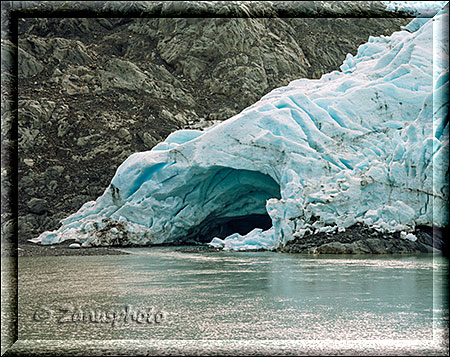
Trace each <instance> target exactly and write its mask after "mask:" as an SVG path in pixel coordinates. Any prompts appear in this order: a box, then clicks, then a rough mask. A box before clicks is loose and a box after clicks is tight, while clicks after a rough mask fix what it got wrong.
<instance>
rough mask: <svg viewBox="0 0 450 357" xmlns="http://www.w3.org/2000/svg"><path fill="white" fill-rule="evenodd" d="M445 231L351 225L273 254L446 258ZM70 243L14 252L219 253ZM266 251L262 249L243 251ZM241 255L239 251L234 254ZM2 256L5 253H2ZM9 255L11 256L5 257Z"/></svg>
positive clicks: (202, 248)
mask: <svg viewBox="0 0 450 357" xmlns="http://www.w3.org/2000/svg"><path fill="white" fill-rule="evenodd" d="M447 231H448V228H446V229H441V228H436V227H434V228H432V227H417V228H416V230H415V231H414V235H415V236H416V237H417V240H416V241H411V240H408V239H402V238H401V237H400V232H394V233H380V232H378V231H376V230H375V229H373V228H371V227H367V226H363V225H361V224H355V225H354V226H352V227H349V228H347V229H346V230H345V231H344V232H335V233H315V234H310V235H307V236H304V237H302V238H295V239H293V240H291V241H289V242H287V243H286V244H285V246H283V247H279V248H277V249H274V250H269V251H274V252H277V253H294V254H309V255H311V254H313V255H316V254H423V253H434V254H435V253H438V254H442V255H445V256H448V251H447V250H448V247H447V245H446V244H445V242H444V240H443V237H444V236H448V235H447ZM74 242H75V241H74V240H68V241H65V242H62V243H60V244H54V245H39V244H35V243H31V242H20V243H19V244H18V248H17V256H18V257H28V256H87V255H97V256H98V255H128V254H130V253H128V252H125V251H123V250H122V249H124V248H125V249H126V248H155V247H163V246H167V247H172V248H173V249H174V250H175V251H179V252H185V253H200V252H217V251H221V250H222V249H218V248H214V247H211V246H209V245H206V244H204V245H197V246H195V245H194V246H193V245H189V246H187V245H173V244H158V245H150V246H109V247H88V248H86V247H85V248H82V247H80V248H69V245H70V244H72V243H74ZM250 251H267V250H265V249H255V250H245V251H244V252H250ZM236 252H242V251H236ZM2 253H5V252H2ZM7 255H12V254H7Z"/></svg>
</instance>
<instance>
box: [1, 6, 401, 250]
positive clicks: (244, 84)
mask: <svg viewBox="0 0 450 357" xmlns="http://www.w3.org/2000/svg"><path fill="white" fill-rule="evenodd" d="M153 3H155V4H154V6H166V7H167V6H169V5H170V6H175V5H174V4H172V3H171V2H165V3H164V4H163V5H161V4H160V3H158V2H153ZM104 6H110V5H109V4H108V2H106V3H105V5H104ZM236 6H238V5H236ZM341 6H344V5H341ZM358 6H360V7H361V6H362V5H358ZM367 6H369V5H367ZM408 22H409V19H396V18H339V17H336V18H320V17H319V18H318V17H316V18H195V17H186V18H185V17H179V18H173V17H145V18H126V17H124V18H117V17H116V18H96V17H91V18H81V17H77V18H75V17H63V18H61V17H60V18H51V17H48V18H20V19H19V20H18V29H19V30H18V48H17V56H18V149H19V152H18V199H19V202H18V211H19V220H18V230H19V240H20V241H24V240H26V239H28V238H31V237H34V236H36V235H38V234H39V233H41V232H42V231H44V230H52V229H55V228H57V227H58V225H59V220H60V219H62V218H64V217H66V216H67V215H68V214H70V213H72V212H74V211H76V210H77V209H79V208H80V206H81V205H82V204H83V203H84V202H86V201H89V200H93V199H95V198H96V197H98V196H99V195H101V193H102V192H103V191H104V190H105V188H106V187H107V186H108V184H109V182H110V180H111V178H112V176H113V175H114V172H115V171H116V169H117V167H118V165H119V164H120V163H121V162H123V161H124V160H125V159H126V158H127V157H128V156H129V155H130V154H131V153H133V152H137V151H145V150H149V149H151V148H152V147H153V146H154V145H156V144H157V143H159V142H161V141H162V140H164V139H165V138H166V137H167V135H169V134H170V133H171V132H173V131H174V130H176V129H180V128H202V127H206V126H209V125H212V124H214V123H215V122H217V121H221V120H225V119H228V118H230V117H231V116H233V115H235V114H237V113H239V112H240V111H242V110H243V109H244V108H246V107H247V106H249V105H250V104H252V103H254V102H255V101H257V100H258V99H259V98H260V97H261V96H263V95H264V94H266V93H268V92H269V91H271V90H272V89H274V88H276V87H280V86H283V85H286V84H288V83H289V82H290V81H292V80H294V79H298V78H303V77H307V78H320V77H321V75H322V74H325V73H328V72H330V71H333V70H337V69H338V68H339V65H340V64H342V62H343V60H344V59H345V57H346V55H347V53H353V54H355V53H356V49H357V48H358V46H359V45H361V44H362V43H364V42H366V41H367V40H368V38H369V36H371V35H372V36H379V35H389V34H391V33H392V32H394V31H397V30H399V29H400V26H401V25H405V24H406V23H408ZM8 51H15V49H14V45H12V43H11V42H9V41H6V40H5V41H3V40H2V62H3V60H4V56H3V53H5V58H6V59H5V63H6V64H7V60H8V58H7V55H8ZM6 64H5V65H6ZM2 67H3V64H2ZM2 92H3V89H2ZM5 105H6V104H5ZM2 106H3V100H2ZM2 112H3V108H2ZM2 120H3V119H2ZM7 130H8V127H5V129H4V126H3V125H2V145H3V142H4V140H5V142H6V141H7V137H8V132H7ZM6 144H7V142H6ZM6 144H5V145H6ZM2 170H3V168H2ZM2 175H3V173H2ZM5 200H6V198H5ZM3 201H4V200H3V197H2V203H3ZM2 212H4V211H2ZM10 217H11V216H8V215H7V213H2V231H3V230H5V229H7V227H8V225H10V221H9V218H10Z"/></svg>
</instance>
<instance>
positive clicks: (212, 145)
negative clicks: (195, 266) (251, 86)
mask: <svg viewBox="0 0 450 357" xmlns="http://www.w3.org/2000/svg"><path fill="white" fill-rule="evenodd" d="M416 20H417V19H416ZM416 20H413V22H414V21H416ZM447 23H448V5H447V6H446V7H445V8H444V9H443V10H441V11H440V12H439V13H438V14H437V15H436V16H435V17H434V18H433V19H428V20H427V21H419V22H417V21H416V22H415V23H414V24H412V26H406V27H405V28H404V29H403V30H402V31H398V32H395V33H394V34H392V35H391V36H381V37H370V38H369V40H368V42H367V43H366V44H363V45H361V46H360V47H359V48H358V52H357V54H356V55H355V56H353V55H351V54H348V55H347V57H346V59H345V61H344V62H343V64H342V65H341V67H340V71H334V72H331V73H329V74H326V75H324V76H322V77H321V78H320V79H318V80H311V79H298V80H295V81H293V82H291V83H290V84H289V85H287V86H285V87H281V88H277V89H275V90H273V91H272V92H270V93H268V94H267V95H265V96H264V97H262V98H261V99H260V100H259V101H258V102H256V103H255V104H253V105H252V106H250V107H248V108H246V109H245V110H243V111H242V112H241V113H239V114H238V115H236V116H234V117H232V118H230V119H228V120H226V121H224V122H222V123H219V124H217V125H214V126H213V127H210V128H207V129H205V130H204V131H199V130H180V131H176V132H174V133H172V134H171V135H169V136H168V137H167V139H166V140H165V141H164V142H161V143H159V144H158V145H156V146H155V147H154V148H153V149H152V150H150V151H146V152H140V153H135V154H132V155H131V156H130V157H128V159H126V160H125V161H124V162H123V163H122V164H121V165H120V166H119V168H118V169H117V171H116V173H115V175H114V177H113V179H112V181H111V184H110V185H109V187H108V188H107V189H106V190H105V192H104V193H103V195H102V196H100V197H99V198H97V200H96V201H90V202H87V203H85V204H84V205H83V206H82V207H81V208H80V209H79V210H78V211H77V212H76V213H74V214H72V215H70V216H69V217H67V218H65V219H64V220H62V221H61V222H62V226H61V227H60V228H59V229H58V230H56V231H52V232H44V233H42V234H41V235H40V236H39V237H37V238H34V239H32V240H31V241H32V242H35V243H41V244H55V243H60V242H62V241H64V240H67V239H75V240H76V241H77V242H80V243H81V244H82V246H98V245H114V244H123V245H126V244H137V245H149V244H159V243H177V242H178V243H182V242H187V241H192V240H194V241H197V242H203V243H206V242H209V244H211V245H212V246H214V247H221V248H223V249H227V250H228V249H232V250H246V249H259V248H263V249H274V248H277V247H279V246H280V245H284V244H285V243H286V242H287V241H289V240H291V239H293V238H301V237H303V236H304V235H305V234H308V233H311V232H335V231H343V230H345V229H346V228H347V227H350V226H352V225H354V224H355V223H357V222H360V223H363V224H367V225H370V226H371V227H374V228H375V229H377V230H380V231H384V232H396V231H400V232H402V236H405V237H406V236H408V237H410V236H409V235H408V234H410V232H413V230H414V228H415V227H416V226H417V225H428V226H431V225H437V226H446V225H448V209H447V208H448V206H447V202H448V193H449V190H448V187H449V186H448V29H447V28H446V24H447ZM230 227H231V228H230Z"/></svg>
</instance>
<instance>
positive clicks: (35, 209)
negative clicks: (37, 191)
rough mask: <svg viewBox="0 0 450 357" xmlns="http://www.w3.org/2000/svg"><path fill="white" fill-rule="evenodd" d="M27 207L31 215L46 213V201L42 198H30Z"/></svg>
mask: <svg viewBox="0 0 450 357" xmlns="http://www.w3.org/2000/svg"><path fill="white" fill-rule="evenodd" d="M27 206H28V208H29V210H30V211H31V212H32V213H36V214H43V213H45V212H46V211H47V201H46V200H44V199H42V198H32V199H31V200H29V201H28V203H27Z"/></svg>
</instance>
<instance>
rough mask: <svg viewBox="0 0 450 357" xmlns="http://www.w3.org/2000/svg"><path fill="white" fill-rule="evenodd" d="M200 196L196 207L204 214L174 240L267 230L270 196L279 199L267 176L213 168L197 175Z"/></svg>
mask: <svg viewBox="0 0 450 357" xmlns="http://www.w3.org/2000/svg"><path fill="white" fill-rule="evenodd" d="M197 179H199V180H200V179H201V184H198V185H197V187H198V188H197V189H198V191H197V192H199V195H198V196H196V198H197V199H198V198H200V200H199V203H196V204H198V206H197V207H198V208H197V209H198V210H199V211H201V210H205V211H206V212H208V214H207V215H204V216H203V219H202V220H199V221H196V222H195V223H194V222H192V223H193V224H192V226H191V227H190V229H189V230H188V231H187V234H185V235H184V236H183V237H178V238H177V239H176V241H174V243H175V242H177V243H178V244H181V245H185V244H205V243H209V242H211V240H212V239H213V238H215V237H217V238H222V239H223V238H226V237H228V236H230V235H232V234H233V233H239V234H240V235H246V234H247V233H249V232H251V231H252V230H253V229H255V228H260V229H262V230H264V231H265V230H267V229H270V228H271V227H272V219H271V218H270V216H269V215H268V213H267V211H266V203H267V200H268V199H271V198H278V199H279V198H281V193H280V186H279V184H278V183H277V182H276V181H275V180H274V179H273V178H272V177H270V176H269V175H267V174H263V173H261V172H257V171H250V170H237V169H232V168H224V167H214V168H212V169H209V170H208V171H207V172H205V173H204V174H203V175H197Z"/></svg>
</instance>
